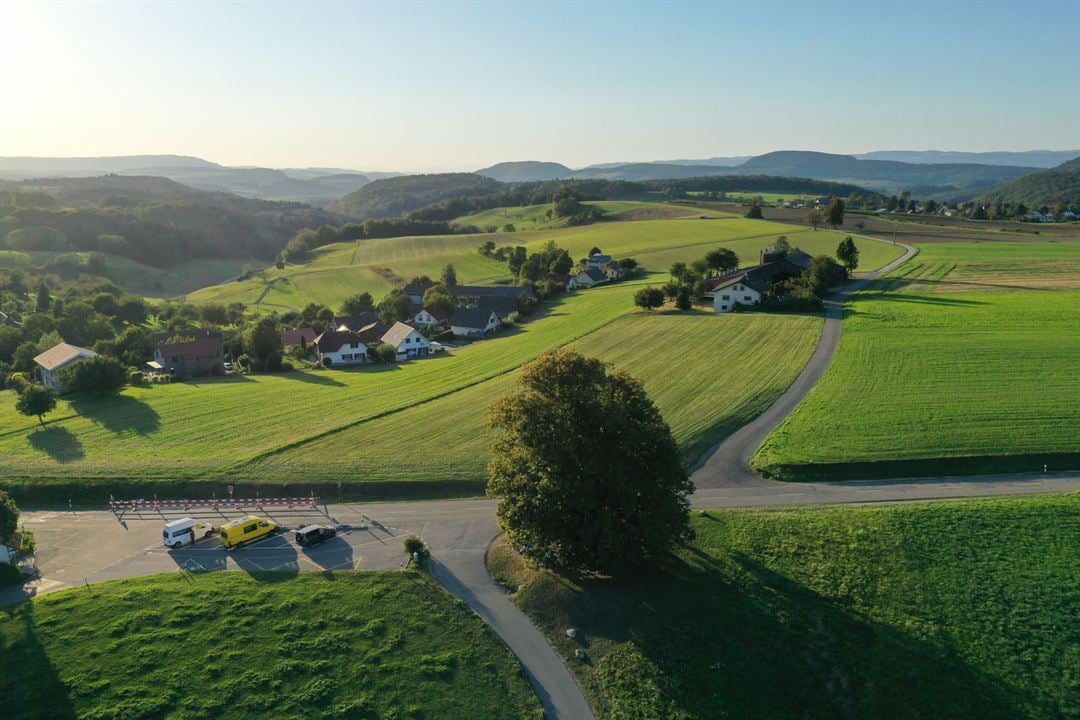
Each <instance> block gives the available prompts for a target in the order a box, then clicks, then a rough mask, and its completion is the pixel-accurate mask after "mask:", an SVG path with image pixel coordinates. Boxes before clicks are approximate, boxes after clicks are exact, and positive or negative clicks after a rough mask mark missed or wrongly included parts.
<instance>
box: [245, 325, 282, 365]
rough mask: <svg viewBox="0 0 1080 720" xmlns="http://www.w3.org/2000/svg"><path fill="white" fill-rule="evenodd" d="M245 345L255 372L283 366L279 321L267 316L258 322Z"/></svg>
mask: <svg viewBox="0 0 1080 720" xmlns="http://www.w3.org/2000/svg"><path fill="white" fill-rule="evenodd" d="M244 347H245V349H246V350H247V354H248V355H249V356H250V358H251V369H252V370H254V371H255V372H277V371H278V369H280V367H281V348H282V339H281V333H280V332H279V331H278V326H277V321H276V320H275V319H274V318H270V317H265V318H262V319H260V320H259V321H258V322H256V323H255V324H254V325H253V326H252V328H251V329H250V330H249V331H248V333H247V337H246V338H244Z"/></svg>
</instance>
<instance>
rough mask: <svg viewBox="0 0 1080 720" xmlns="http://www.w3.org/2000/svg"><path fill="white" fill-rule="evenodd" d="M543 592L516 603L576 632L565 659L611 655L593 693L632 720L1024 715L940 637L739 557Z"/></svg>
mask: <svg viewBox="0 0 1080 720" xmlns="http://www.w3.org/2000/svg"><path fill="white" fill-rule="evenodd" d="M550 579H551V580H552V582H545V583H544V584H543V586H541V587H537V584H536V582H535V581H532V582H530V584H529V585H530V588H531V589H528V590H523V591H522V593H523V595H524V597H523V598H522V604H523V605H524V606H525V608H526V609H527V610H528V609H529V606H530V605H535V606H536V608H538V610H530V614H533V615H534V616H535V615H536V614H537V612H540V613H541V614H542V615H543V616H545V617H546V618H548V619H550V621H551V623H552V624H553V625H554V627H555V630H554V633H555V634H556V636H559V635H562V629H564V628H567V627H575V628H578V629H579V633H581V634H580V635H579V636H578V639H577V640H576V641H566V640H565V638H560V640H559V642H560V644H561V645H563V647H564V648H566V647H574V646H576V645H575V644H576V643H579V644H580V645H581V646H582V647H585V648H590V646H591V648H592V649H591V650H589V651H588V652H589V654H590V655H592V654H594V653H595V654H596V655H597V656H598V657H599V656H601V655H604V653H605V652H607V653H608V654H607V655H606V656H604V658H603V661H602V662H600V663H599V664H598V665H597V666H596V670H594V671H590V678H591V681H592V682H590V683H589V684H590V685H592V686H593V687H598V685H603V686H604V691H603V694H604V695H605V696H607V697H618V698H626V697H637V698H639V700H636V701H634V702H635V705H634V710H635V711H637V714H640V715H642V716H650V717H671V716H676V715H677V716H679V717H683V716H684V715H685V716H686V717H701V718H704V717H717V711H718V709H721V708H722V709H723V711H724V715H725V716H726V717H768V718H776V719H782V718H792V719H794V718H918V717H948V718H971V719H972V720H974V719H975V718H979V720H987V719H989V718H995V719H997V718H1000V719H1001V720H1006V719H1009V718H1015V717H1021V716H1023V712H1022V710H1021V707H1022V704H1021V703H1022V698H1021V697H1019V694H1018V693H1017V692H1016V691H1014V690H1013V689H1012V688H1010V687H1009V686H1008V685H1006V684H1004V683H1002V682H1001V680H1000V679H999V678H991V677H989V676H987V675H985V674H984V673H982V672H981V671H979V670H977V669H975V668H972V667H971V666H970V665H968V664H967V663H966V662H965V661H964V660H963V659H962V658H961V657H960V656H959V655H958V654H957V653H956V651H955V650H954V649H953V647H952V645H951V643H950V642H949V641H948V639H947V638H946V637H945V636H944V635H942V636H941V637H942V639H941V640H940V641H937V642H931V641H927V640H925V639H923V638H920V637H916V636H915V635H913V634H910V633H907V632H904V631H901V630H898V629H897V628H895V627H892V626H888V625H885V624H883V623H880V622H878V621H876V620H874V619H872V618H869V617H866V616H865V615H863V614H862V613H860V612H859V611H858V610H857V609H855V608H853V607H852V606H851V605H850V604H848V603H847V602H846V601H845V600H843V599H834V598H829V597H826V596H823V595H820V594H818V593H816V592H814V591H813V590H811V589H810V588H809V587H807V586H805V585H803V584H801V583H800V582H797V581H795V580H793V579H791V578H789V577H786V576H784V575H781V574H779V573H777V572H774V571H772V570H770V569H769V568H767V567H765V566H764V565H762V564H761V563H759V562H758V561H756V560H755V559H753V558H751V557H748V556H746V555H742V554H735V555H732V556H727V557H724V558H721V559H718V558H714V557H712V556H710V555H708V554H706V553H703V552H701V551H700V550H699V549H697V548H695V547H689V548H686V549H685V551H684V554H683V557H677V558H672V559H671V560H670V561H669V562H667V563H666V565H665V567H664V568H663V569H662V570H654V571H651V572H646V573H645V574H644V575H639V577H637V578H635V579H634V580H630V581H612V580H589V579H583V580H579V579H575V580H562V579H560V578H550ZM837 580H838V582H843V581H844V578H838V579H837ZM612 641H613V642H617V643H630V644H631V645H624V646H620V647H618V648H617V649H611V646H610V645H608V643H609V642H612ZM568 642H569V643H571V644H567V643H568ZM642 675H644V677H639V676H642ZM644 688H660V689H661V690H659V691H658V692H652V691H650V692H645V693H643V690H644ZM600 710H601V712H600V714H603V710H602V708H600Z"/></svg>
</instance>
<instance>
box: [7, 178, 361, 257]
mask: <svg viewBox="0 0 1080 720" xmlns="http://www.w3.org/2000/svg"><path fill="white" fill-rule="evenodd" d="M0 216H2V217H3V222H2V223H0V247H5V248H11V249H14V250H57V251H69V250H70V251H99V252H105V253H109V254H112V255H118V256H121V257H126V258H129V259H131V260H134V261H136V262H139V263H142V264H144V265H151V266H155V267H162V268H163V267H169V266H170V265H173V264H176V263H180V262H184V261H187V260H193V259H197V258H215V259H218V258H237V259H247V258H264V259H267V260H271V259H273V258H274V257H276V255H277V254H278V252H279V251H280V250H281V249H282V247H284V245H285V243H286V242H287V241H288V240H289V238H290V237H292V236H293V235H294V234H296V233H297V232H299V231H300V230H302V229H304V228H310V227H317V226H319V225H322V224H335V225H336V224H339V223H340V222H341V221H342V218H340V217H338V216H335V215H332V214H331V213H329V212H326V211H325V210H320V209H317V208H313V207H311V206H309V205H303V204H301V203H295V202H273V201H267V200H254V199H249V198H242V197H238V196H236V195H232V194H229V193H218V192H207V191H203V190H197V189H195V188H191V187H188V186H186V185H182V184H180V183H177V182H175V181H173V180H169V179H167V178H162V177H142V176H136V177H132V176H122V175H106V176H103V177H87V178H52V179H41V180H23V181H5V180H0ZM46 228H47V229H48V230H46Z"/></svg>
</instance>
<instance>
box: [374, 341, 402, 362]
mask: <svg viewBox="0 0 1080 720" xmlns="http://www.w3.org/2000/svg"><path fill="white" fill-rule="evenodd" d="M373 354H374V356H375V357H376V358H377V359H378V361H379V362H382V363H392V362H394V361H396V360H397V350H396V349H394V346H393V345H389V344H387V343H379V344H378V345H376V346H375V349H374V353H373Z"/></svg>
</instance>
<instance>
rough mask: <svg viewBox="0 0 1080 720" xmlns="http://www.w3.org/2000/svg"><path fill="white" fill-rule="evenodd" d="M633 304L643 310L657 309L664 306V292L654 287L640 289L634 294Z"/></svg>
mask: <svg viewBox="0 0 1080 720" xmlns="http://www.w3.org/2000/svg"><path fill="white" fill-rule="evenodd" d="M634 304H635V305H637V306H638V307H639V308H642V309H643V310H651V309H653V308H658V307H660V306H661V305H663V304H664V291H663V290H661V289H660V288H654V287H644V288H641V289H640V290H638V291H637V292H636V293H634Z"/></svg>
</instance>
